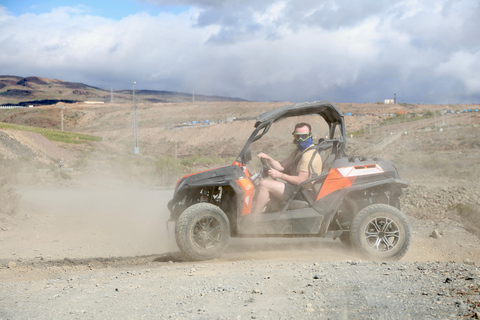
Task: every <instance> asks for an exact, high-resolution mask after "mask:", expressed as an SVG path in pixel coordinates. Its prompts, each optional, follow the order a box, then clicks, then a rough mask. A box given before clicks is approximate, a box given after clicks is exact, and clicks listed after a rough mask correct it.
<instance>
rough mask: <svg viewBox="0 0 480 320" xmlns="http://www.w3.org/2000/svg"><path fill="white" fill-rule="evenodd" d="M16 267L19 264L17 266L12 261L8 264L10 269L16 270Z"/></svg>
mask: <svg viewBox="0 0 480 320" xmlns="http://www.w3.org/2000/svg"><path fill="white" fill-rule="evenodd" d="M16 267H17V264H16V263H15V262H13V261H10V262H9V263H8V268H9V269H14V268H16Z"/></svg>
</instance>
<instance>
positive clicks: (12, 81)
mask: <svg viewBox="0 0 480 320" xmlns="http://www.w3.org/2000/svg"><path fill="white" fill-rule="evenodd" d="M132 92H133V88H132V90H105V89H101V88H96V87H92V86H89V85H86V84H83V83H75V82H68V81H63V80H57V79H47V78H41V77H26V78H23V77H18V76H0V105H12V104H19V103H22V104H23V105H35V106H38V105H52V104H55V103H56V102H59V101H62V102H69V103H74V102H85V101H95V102H112V101H115V103H130V102H132ZM135 99H136V101H138V102H148V103H159V102H161V103H169V102H185V101H192V99H194V100H196V101H244V100H243V99H237V98H228V97H219V96H207V95H201V94H197V95H196V96H195V97H192V94H189V93H181V92H170V91H157V90H135Z"/></svg>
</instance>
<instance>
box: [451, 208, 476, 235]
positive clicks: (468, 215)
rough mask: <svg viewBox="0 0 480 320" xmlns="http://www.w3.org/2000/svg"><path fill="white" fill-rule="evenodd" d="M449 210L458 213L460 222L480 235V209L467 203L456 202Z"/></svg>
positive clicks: (470, 230)
mask: <svg viewBox="0 0 480 320" xmlns="http://www.w3.org/2000/svg"><path fill="white" fill-rule="evenodd" d="M449 210H452V211H454V212H455V213H456V214H457V218H458V220H459V222H460V223H461V224H462V225H464V226H465V228H466V229H467V230H468V231H469V232H471V233H473V234H475V235H476V236H477V237H480V209H479V208H477V207H474V206H471V205H469V204H465V203H456V204H454V205H451V206H449Z"/></svg>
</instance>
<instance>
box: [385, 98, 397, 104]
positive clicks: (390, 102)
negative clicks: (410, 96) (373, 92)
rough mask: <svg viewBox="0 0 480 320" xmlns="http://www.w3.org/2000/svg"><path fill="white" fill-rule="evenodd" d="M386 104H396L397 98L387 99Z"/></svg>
mask: <svg viewBox="0 0 480 320" xmlns="http://www.w3.org/2000/svg"><path fill="white" fill-rule="evenodd" d="M384 103H385V104H394V103H395V100H394V99H385V102H384Z"/></svg>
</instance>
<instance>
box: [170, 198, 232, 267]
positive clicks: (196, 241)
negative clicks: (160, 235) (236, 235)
mask: <svg viewBox="0 0 480 320" xmlns="http://www.w3.org/2000/svg"><path fill="white" fill-rule="evenodd" d="M175 239H176V241H177V245H178V247H179V248H180V251H181V252H182V253H183V255H184V256H185V258H186V259H188V260H194V261H195V260H197V261H198V260H209V259H214V258H217V257H219V256H220V255H221V254H222V253H223V251H225V249H226V248H227V246H228V242H229V241H230V223H229V221H228V218H227V216H226V215H225V213H224V212H223V211H222V210H221V209H220V208H219V207H217V206H214V205H213V204H210V203H198V204H194V205H192V206H190V207H189V208H187V209H186V210H185V211H184V212H183V213H182V214H181V215H180V217H179V218H178V221H177V223H176V226H175Z"/></svg>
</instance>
